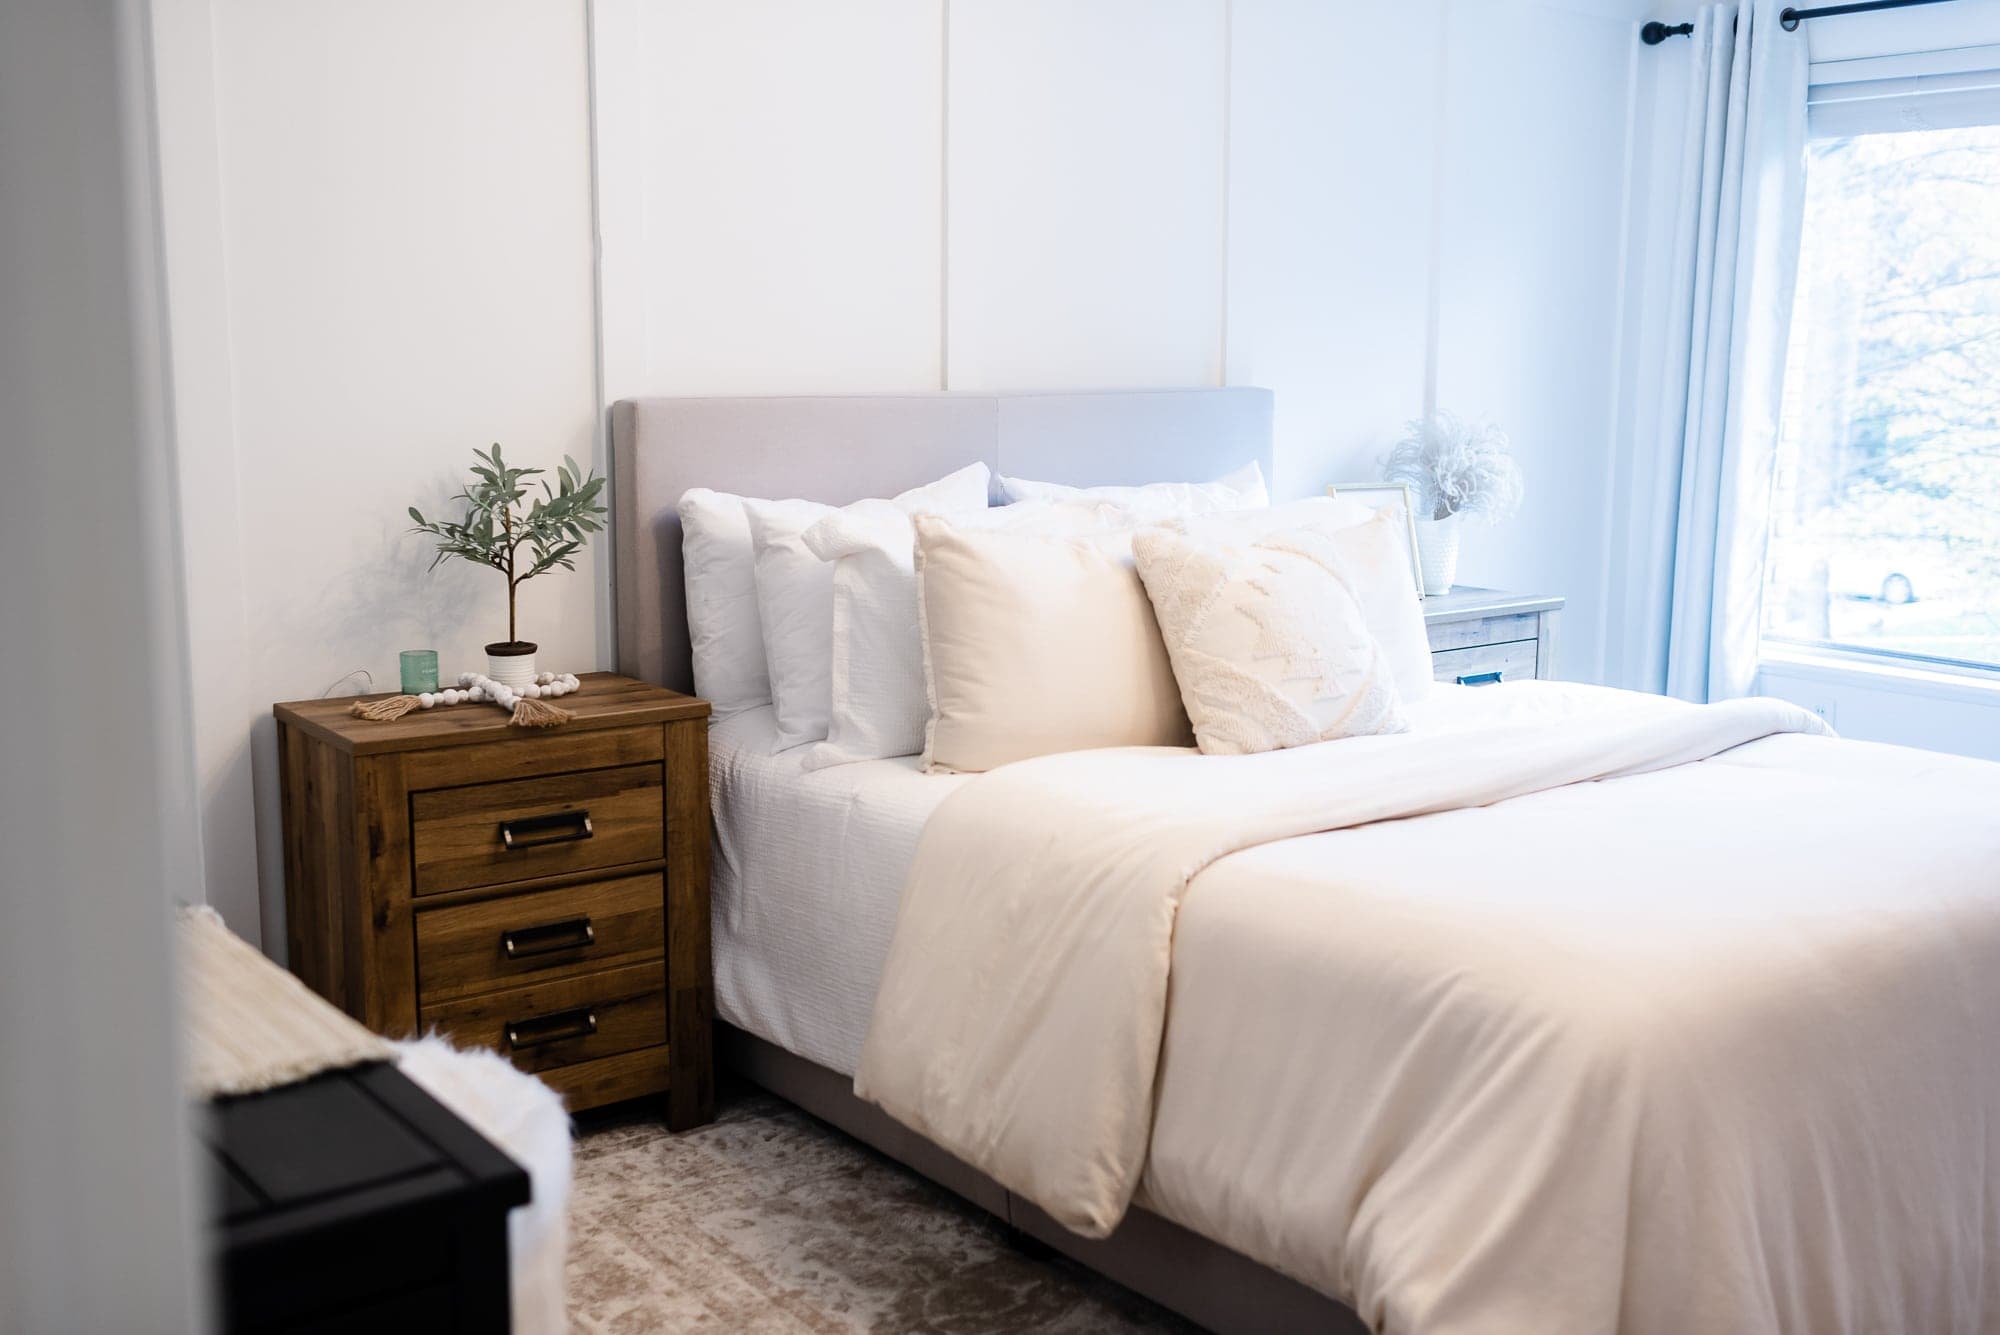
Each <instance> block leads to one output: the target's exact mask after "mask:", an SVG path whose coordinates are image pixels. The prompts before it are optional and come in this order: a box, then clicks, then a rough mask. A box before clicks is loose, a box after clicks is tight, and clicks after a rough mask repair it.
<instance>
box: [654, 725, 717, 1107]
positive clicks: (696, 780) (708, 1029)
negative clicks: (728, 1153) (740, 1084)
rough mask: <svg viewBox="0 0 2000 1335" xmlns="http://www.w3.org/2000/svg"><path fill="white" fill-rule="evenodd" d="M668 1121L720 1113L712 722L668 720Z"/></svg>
mask: <svg viewBox="0 0 2000 1335" xmlns="http://www.w3.org/2000/svg"><path fill="white" fill-rule="evenodd" d="M666 750H667V770H668V772H669V773H670V774H671V775H672V776H673V782H672V784H671V785H670V786H669V788H668V792H667V1014H668V1023H667V1034H668V1038H667V1042H668V1046H669V1049H670V1053H671V1068H672V1080H671V1082H670V1084H669V1085H668V1088H667V1126H668V1127H669V1128H671V1129H673V1130H675V1131H680V1130H684V1129H686V1128H687V1127H691V1126H698V1125H700V1124H702V1123H704V1122H709V1121H713V1120H714V1118H715V1053H714V1042H715V1038H714V1035H715V984H714V976H713V973H712V971H711V964H710V955H709V895H708V876H709V865H708V860H709V848H710V839H711V832H710V820H711V817H710V814H709V805H708V725H707V723H706V722H704V721H700V720H689V721H685V722H678V723H669V724H667V725H666Z"/></svg>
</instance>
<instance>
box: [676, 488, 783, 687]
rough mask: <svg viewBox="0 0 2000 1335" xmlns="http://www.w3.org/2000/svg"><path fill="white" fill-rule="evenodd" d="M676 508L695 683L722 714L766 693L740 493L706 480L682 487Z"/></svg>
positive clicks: (746, 521)
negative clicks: (707, 484) (686, 488)
mask: <svg viewBox="0 0 2000 1335" xmlns="http://www.w3.org/2000/svg"><path fill="white" fill-rule="evenodd" d="M679 508H680V514H681V562H682V565H683V567H684V569H685V572H686V584H687V620H688V640H689V643H690V646H691V647H692V648H693V650H694V691H695V694H696V695H699V696H701V697H702V698H703V699H704V700H706V701H708V703H709V704H710V705H711V706H712V707H713V708H714V711H715V717H716V718H718V719H720V718H726V717H728V716H729V715H731V714H734V713H737V712H739V711H741V710H745V709H752V708H755V707H756V706H758V705H761V704H764V703H765V702H766V701H768V700H770V698H771V679H770V677H769V675H768V674H767V673H766V672H765V669H764V632H763V630H762V629H761V627H760V624H759V622H758V619H757V577H756V574H755V567H754V562H753V558H752V553H751V546H750V520H749V517H748V516H746V515H745V514H744V513H743V498H742V497H741V496H732V495H730V494H729V493H727V492H721V491H710V490H709V489H708V488H707V487H696V488H694V489H693V490H692V491H689V492H688V493H686V494H685V495H683V496H682V497H681V500H680V507H679Z"/></svg>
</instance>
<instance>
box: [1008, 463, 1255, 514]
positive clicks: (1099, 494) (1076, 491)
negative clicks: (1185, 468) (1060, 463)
mask: <svg viewBox="0 0 2000 1335" xmlns="http://www.w3.org/2000/svg"><path fill="white" fill-rule="evenodd" d="M1000 494H1001V495H1002V496H1003V497H1005V498H1006V499H1007V500H1009V501H1058V500H1077V499H1088V500H1094V501H1107V502H1109V503H1111V504H1112V505H1116V506H1118V507H1119V508H1120V509H1124V510H1129V511H1131V512H1132V514H1133V515H1135V516H1137V517H1138V518H1139V519H1141V520H1149V519H1166V518H1168V517H1170V516H1172V515H1205V514H1215V513H1217V512H1220V511H1224V510H1248V509H1254V508H1257V507H1261V506H1267V505H1269V504H1270V503H1271V493H1270V492H1269V491H1268V490H1266V489H1265V486H1264V470H1263V469H1262V468H1260V467H1259V466H1258V464H1257V461H1256V460H1255V459H1252V460H1251V461H1250V462H1249V463H1247V464H1245V465H1243V467H1241V468H1239V469H1237V470H1236V471H1235V472H1233V473H1230V474H1227V475H1226V476H1223V477H1219V478H1217V479H1216V480H1215V481H1213V482H1149V483H1147V484H1146V485H1144V486H1140V487H1066V486H1064V485H1062V484H1061V483H1059V482H1031V481H1029V480H1028V479H1026V478H1018V477H1006V476H1004V475H1003V476H1002V477H1001V479H1000Z"/></svg>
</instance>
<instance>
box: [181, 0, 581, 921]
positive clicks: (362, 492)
mask: <svg viewBox="0 0 2000 1335" xmlns="http://www.w3.org/2000/svg"><path fill="white" fill-rule="evenodd" d="M584 9H585V7H584V4H583V3H582V0H571V2H569V3H554V2H552V0H426V3H423V4H406V3H399V0H343V2H342V3H338V4H335V3H326V2H324V0H279V2H275V3H274V2H273V0H161V10H160V15H159V25H158V27H159V34H158V38H157V43H156V58H157V60H158V62H159V66H160V81H161V104H160V114H161V135H162V140H163V147H164V149H165V153H166V159H167V169H166V180H167V183H168V185H167V206H168V220H169V229H170V230H169V250H168V260H169V280H170V284H171V286H172V291H173V313H174V333H175V336H176V337H175V357H176V364H177V365H176V371H177V383H176V390H177V413H178V416H179V419H180V427H181V433H182V438H183V441H184V455H185V464H184V468H183V490H184V497H185V505H186V507H187V512H188V516H189V539H188V559H189V564H190V570H191V574H192V576H193V580H192V583H193V587H194V589H195V590H196V598H195V599H194V601H193V604H192V605H191V607H190V622H191V625H192V627H193V630H194V632H195V635H196V640H195V649H196V655H197V661H196V668H197V678H198V680H199V681H200V683H201V688H200V690H199V692H198V698H199V700H200V704H199V706H198V710H197V722H198V725H199V735H198V744H199V751H200V775H201V784H202V797H203V801H204V806H205V812H204V820H203V831H204V835H205V837H206V838H205V845H206V847H205V851H206V856H207V864H208V880H209V897H210V899H211V900H212V901H213V902H215V903H216V904H217V905H218V906H219V907H220V908H221V909H222V910H223V912H224V913H225V916H226V917H227V918H228V919H229V921H230V924H231V925H232V926H233V927H235V928H236V929H237V930H238V931H241V932H243V933H245V934H246V935H250V936H252V937H253V938H254V937H255V936H256V935H257V932H258V927H259V917H258V913H257V908H258V905H259V902H260V900H261V905H262V910H263V914H262V917H263V921H264V922H265V923H267V924H270V925H271V926H272V927H273V928H274V929H275V927H276V925H277V924H279V923H281V922H282V873H281V866H282V862H281V859H280V848H279V837H278V829H279V826H278V819H277V806H276V798H277V790H276V782H275V777H274V773H273V770H274V763H275V754H274V747H275V742H274V729H273V726H272V724H271V722H270V706H271V704H272V702H273V701H277V700H285V699H296V698H300V697H306V696H316V695H319V694H321V693H323V692H325V691H326V690H327V689H328V688H329V687H330V686H332V685H333V684H334V683H335V682H336V681H338V680H339V679H340V678H341V677H343V675H344V674H347V673H348V672H350V671H351V670H353V669H356V668H365V669H367V670H368V671H369V672H370V673H371V674H372V675H373V679H374V682H375V683H376V685H377V686H378V687H384V688H392V689H393V688H394V687H395V685H396V682H397V658H396V655H397V651H398V650H401V649H404V648H412V647H435V648H436V649H438V650H439V652H440V656H441V660H442V665H443V668H444V670H445V671H446V672H456V671H460V670H463V669H465V668H468V667H475V666H479V665H480V664H481V663H482V662H483V659H481V658H480V656H479V653H480V649H479V647H480V645H481V644H483V643H484V642H485V641H487V640H494V639H504V638H506V635H505V632H506V620H505V597H504V589H503V586H502V584H501V582H500V581H499V579H498V578H497V577H496V576H494V575H493V573H492V572H490V571H475V570H471V569H469V568H467V567H465V566H463V565H452V566H447V567H441V568H440V569H439V570H437V571H436V572H435V573H426V570H425V567H426V566H427V564H428V552H427V549H426V547H425V544H424V543H423V542H422V541H420V540H419V539H417V538H414V537H412V536H410V535H409V534H408V533H406V532H405V530H406V529H407V528H408V526H409V521H408V518H407V516H406V515H405V513H404V510H405V507H406V506H408V505H411V504H416V505H418V506H419V507H420V508H423V509H424V510H426V511H427V512H428V511H431V510H435V509H437V508H439V507H440V506H441V505H443V503H444V502H445V498H446V497H447V496H448V495H449V494H450V493H451V492H452V491H454V490H456V488H457V486H458V485H459V482H460V479H461V476H462V473H463V469H464V466H465V464H466V463H467V462H469V461H470V458H471V451H472V449H473V448H474V447H475V446H480V447H484V446H486V445H489V444H491V443H493V442H495V441H498V442H501V443H502V444H503V445H505V446H506V447H507V449H508V451H509V452H510V457H512V458H513V459H515V460H516V461H518V462H523V463H534V464H539V465H547V466H551V467H552V466H553V465H555V464H556V463H557V462H559V461H560V459H561V457H562V455H563V454H564V453H569V454H572V455H574V456H575V457H576V458H578V459H579V460H582V461H593V462H596V463H598V464H599V465H600V466H601V464H602V460H601V458H599V451H598V443H597V442H598V435H599V432H598V426H597V423H598V418H599V414H598V412H597V391H596V375H597V370H596V330H595V320H596V311H595V306H594V304H593V300H592V219H591V173H590V137H589V81H588V63H587V49H586V35H585V12H584ZM598 555H599V553H595V552H593V553H589V554H587V555H586V557H585V558H584V559H583V561H582V562H580V569H579V570H578V572H577V573H576V574H574V575H564V574H556V575H551V576H548V577H545V578H543V579H542V580H540V581H538V582H536V583H534V584H530V585H528V586H527V587H526V588H525V589H524V591H523V595H522V607H521V614H522V618H523V622H522V633H523V634H524V636H526V637H527V638H530V639H534V640H537V641H538V642H539V643H540V644H541V646H542V655H543V660H544V662H546V663H547V664H548V665H550V666H553V667H558V668H568V669H580V670H588V669H591V668H594V667H596V666H597V665H598V664H599V663H600V662H603V661H605V659H606V657H607V655H606V654H605V652H604V649H605V647H606V645H607V642H608V629H607V627H608V618H607V617H605V616H604V613H603V608H602V606H601V604H602V601H603V598H604V594H603V587H604V585H605V582H606V579H607V578H608V577H607V576H605V575H604V573H603V571H602V569H601V568H600V567H599V566H598V564H597V558H598ZM347 689H352V687H349V688H347ZM253 775H254V782H253ZM253 788H254V793H255V809H256V813H257V817H256V827H255V828H256V845H257V852H258V854H259V857H258V859H257V861H260V862H261V865H262V875H261V878H260V879H261V890H260V889H258V888H257V884H256V880H257V879H258V878H256V876H255V867H256V862H253V860H252V858H251V855H250V852H249V849H248V847H247V843H248V840H247V838H246V836H247V834H248V830H247V828H246V824H245V822H246V819H247V815H248V811H249V809H250V804H249V802H248V801H247V800H246V799H247V798H248V797H249V795H250V793H251V791H252V790H253ZM278 944H279V934H278V933H277V932H276V931H275V930H273V931H271V932H270V933H269V934H268V936H267V940H266V946H267V948H270V949H273V950H274V951H275V950H276V949H277V948H278Z"/></svg>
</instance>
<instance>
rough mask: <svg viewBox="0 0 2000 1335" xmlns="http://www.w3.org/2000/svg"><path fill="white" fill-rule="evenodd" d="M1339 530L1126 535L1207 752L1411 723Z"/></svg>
mask: <svg viewBox="0 0 2000 1335" xmlns="http://www.w3.org/2000/svg"><path fill="white" fill-rule="evenodd" d="M1338 537H1339V534H1338V533H1337V532H1336V531H1332V530H1327V529H1321V528H1303V529H1294V530H1290V531H1287V532H1279V533H1272V534H1269V535H1267V536H1265V537H1262V538H1259V539H1258V540H1257V541H1256V542H1254V543H1252V544H1249V545H1247V546H1233V545H1225V544H1220V543H1213V542H1203V541H1201V540H1199V539H1195V538H1190V537H1188V536H1186V535H1185V534H1182V533H1177V532H1175V531H1173V530H1172V529H1167V528H1154V529H1148V530H1146V531H1145V532H1142V533H1140V534H1138V535H1137V536H1136V537H1134V538H1133V539H1132V554H1133V556H1134V558H1135V559H1136V561H1137V563H1138V567H1139V575H1140V577H1141V578H1142V579H1143V580H1144V581H1145V584H1146V594H1147V596H1148V597H1149V598H1150V599H1151V600H1152V603H1153V611H1154V613H1155V615H1156V616H1157V617H1158V619H1159V623H1160V632H1161V635H1162V637H1163V638H1164V639H1165V641H1166V646H1167V656H1168V658H1169V659H1171V660H1172V662H1173V666H1174V677H1175V679H1176V680H1177V681H1178V682H1179V683H1180V692H1181V703H1182V704H1183V705H1185V706H1186V708H1187V713H1188V718H1189V720H1190V721H1191V722H1192V723H1193V725H1194V735H1195V741H1196V742H1197V744H1199V745H1200V747H1201V749H1202V751H1203V752H1205V753H1207V754H1210V755H1247V754H1250V753H1253V752H1258V751H1276V750H1280V749H1283V748H1285V747H1290V746H1304V745H1306V744H1307V743H1310V742H1326V741H1333V740H1335V739H1336V738H1341V737H1362V736H1370V735H1373V734H1375V733H1384V732H1403V731H1405V730H1407V728H1408V727H1409V724H1408V723H1407V722H1406V721H1405V720H1404V718H1403V708H1402V701H1401V698H1400V697H1399V696H1398V694H1397V692H1396V684H1395V682H1394V680H1393V679H1392V678H1391V676H1390V672H1389V667H1388V663H1387V661H1386V656H1385V655H1384V654H1383V652H1382V648H1381V646H1380V645H1379V644H1377V643H1376V640H1375V637H1374V636H1373V635H1372V634H1370V633H1369V631H1368V625H1367V622H1366V621H1365V620H1363V618H1362V614H1361V603H1360V600H1359V599H1358V598H1357V597H1356V596H1355V592H1354V590H1353V588H1352V587H1350V585H1349V584H1348V582H1347V579H1346V578H1345V576H1344V575H1343V573H1342V569H1341V566H1342V562H1341V559H1340V556H1339V555H1338V554H1337V553H1336V551H1335V547H1336V545H1337V539H1338Z"/></svg>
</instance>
